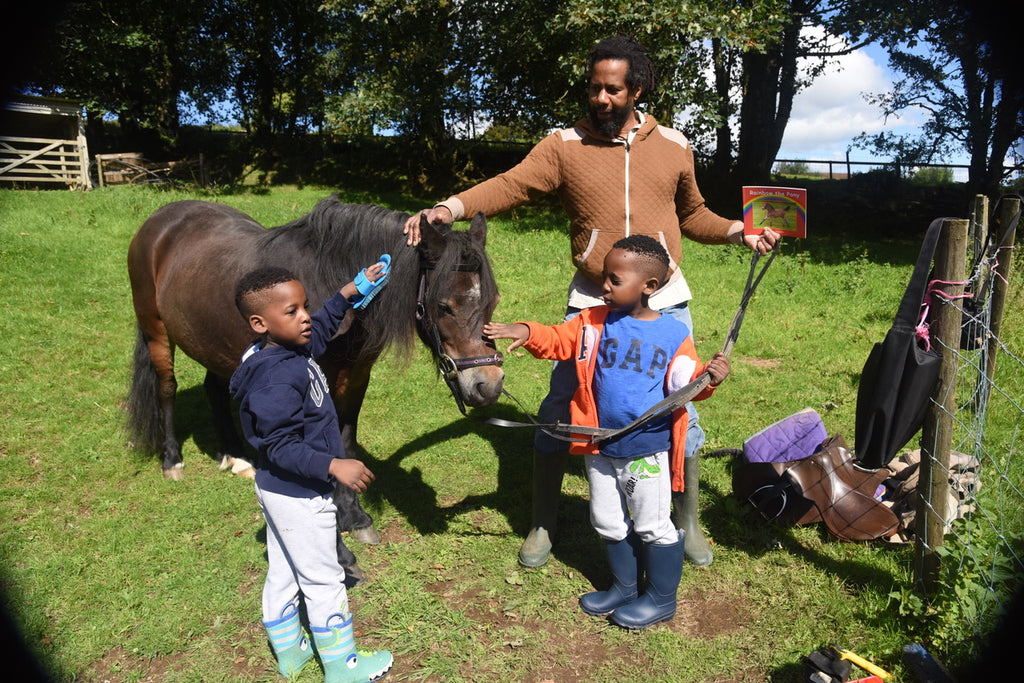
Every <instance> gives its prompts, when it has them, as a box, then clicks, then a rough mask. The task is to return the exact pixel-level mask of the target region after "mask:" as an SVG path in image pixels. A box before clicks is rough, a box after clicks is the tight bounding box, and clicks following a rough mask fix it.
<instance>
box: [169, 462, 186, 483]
mask: <svg viewBox="0 0 1024 683" xmlns="http://www.w3.org/2000/svg"><path fill="white" fill-rule="evenodd" d="M184 478H185V464H184V463H180V462H179V463H178V464H177V465H175V466H174V467H169V468H167V469H165V470H164V479H167V480H168V481H181V480H183V479H184Z"/></svg>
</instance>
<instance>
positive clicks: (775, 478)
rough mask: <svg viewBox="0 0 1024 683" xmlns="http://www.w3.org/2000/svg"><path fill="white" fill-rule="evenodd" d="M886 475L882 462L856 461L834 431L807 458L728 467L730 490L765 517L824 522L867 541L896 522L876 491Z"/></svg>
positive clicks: (840, 535)
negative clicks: (866, 465)
mask: <svg viewBox="0 0 1024 683" xmlns="http://www.w3.org/2000/svg"><path fill="white" fill-rule="evenodd" d="M891 475H892V473H891V472H889V470H887V469H886V468H884V467H883V468H880V469H877V470H871V469H865V468H863V467H861V466H859V465H857V464H856V462H855V460H854V457H853V454H852V453H850V450H849V448H848V447H847V445H846V442H845V441H844V440H843V437H842V436H840V435H838V434H837V435H836V436H833V437H831V438H829V439H826V440H825V442H824V443H823V444H822V447H821V448H820V449H818V450H817V451H816V452H815V453H813V454H812V455H810V456H808V457H806V458H801V459H799V460H792V461H789V462H743V463H741V464H740V465H739V466H738V467H737V468H736V469H735V470H734V472H733V492H734V493H735V494H736V495H737V496H738V497H739V498H740V499H741V500H747V501H749V502H750V503H751V504H752V505H753V506H754V507H755V508H756V509H757V510H758V511H759V512H760V513H761V515H762V516H764V517H765V518H766V519H770V520H776V521H779V522H781V523H784V524H812V523H815V522H823V523H824V524H825V526H826V528H827V529H828V531H829V533H830V534H832V535H833V536H835V537H836V538H839V539H843V540H847V541H869V540H873V539H876V538H886V537H888V536H891V535H892V534H894V533H895V532H896V530H897V529H898V527H899V519H898V518H897V517H896V515H895V513H893V511H892V510H890V509H889V508H888V507H887V506H885V505H884V504H883V503H882V502H880V501H879V500H877V499H876V497H875V495H876V492H877V491H878V490H879V487H881V486H882V482H884V481H885V480H886V479H887V478H889V477H890V476H891Z"/></svg>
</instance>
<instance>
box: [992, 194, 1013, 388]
mask: <svg viewBox="0 0 1024 683" xmlns="http://www.w3.org/2000/svg"><path fill="white" fill-rule="evenodd" d="M1020 210H1021V206H1020V200H1019V199H1009V198H1008V199H1005V200H1004V201H1002V202H1001V203H1000V211H999V216H998V217H997V220H998V224H997V225H992V226H989V230H997V231H998V232H997V233H996V234H998V235H999V238H1000V239H1001V240H1002V243H1001V244H1000V245H999V246H1000V250H999V256H998V257H997V259H996V267H995V273H994V274H993V275H992V277H994V278H995V282H993V284H992V322H991V323H990V325H989V327H990V328H991V329H992V334H991V335H990V336H989V337H988V338H987V339H986V340H985V344H986V345H987V347H988V353H987V356H988V366H987V367H986V368H985V374H986V376H987V377H988V380H989V381H990V382H991V381H992V376H993V374H994V373H995V370H996V353H998V351H999V344H998V343H996V340H998V339H999V330H1000V328H1002V326H1003V309H1004V307H1005V306H1006V289H1007V287H1009V283H1010V274H1011V271H1012V270H1013V250H1012V247H1013V241H1014V239H1015V237H1016V235H1017V231H1016V229H1014V230H1013V231H1011V232H1010V234H1008V235H1007V236H1006V238H1005V239H1003V236H1002V232H1003V231H1004V230H1006V227H1007V226H1008V225H1009V223H1010V220H1011V219H1013V217H1014V216H1015V215H1016V214H1017V212H1018V211H1020Z"/></svg>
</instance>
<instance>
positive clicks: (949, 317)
mask: <svg viewBox="0 0 1024 683" xmlns="http://www.w3.org/2000/svg"><path fill="white" fill-rule="evenodd" d="M968 224H969V221H967V220H962V219H957V220H947V221H944V222H943V224H942V235H941V236H940V238H939V243H938V245H937V247H936V249H935V271H934V279H936V280H944V281H947V282H957V283H959V284H956V285H943V286H942V287H943V291H945V292H946V293H947V294H948V296H950V297H957V296H960V295H961V294H963V292H964V285H963V282H962V281H963V278H964V269H965V267H966V261H967V253H966V252H967V227H968ZM932 311H933V312H934V315H933V316H932V320H931V327H930V331H931V339H932V345H933V346H934V345H937V346H938V348H939V349H940V350H941V352H942V367H941V369H940V370H939V379H938V381H937V382H936V385H935V391H934V392H933V393H932V401H931V404H930V405H929V406H928V411H927V412H926V413H925V418H924V426H923V428H922V431H921V468H920V472H919V478H918V486H917V513H916V515H915V527H916V531H917V542H916V547H915V555H914V579H915V582H916V583H917V584H918V585H920V586H922V587H923V588H924V591H925V592H926V593H932V592H933V590H934V588H935V585H936V580H937V578H938V570H939V556H938V553H937V552H936V549H937V548H939V547H940V546H941V545H942V539H943V537H944V536H945V534H946V520H947V519H948V518H949V516H950V513H949V510H948V509H947V508H948V507H949V504H948V501H949V486H950V485H949V460H950V443H951V441H952V434H953V414H954V413H955V412H956V379H957V363H958V357H959V348H960V323H961V317H962V316H961V313H960V309H959V307H958V306H955V305H953V304H952V303H951V302H950V301H947V300H946V299H945V298H943V297H938V296H936V297H933V298H932Z"/></svg>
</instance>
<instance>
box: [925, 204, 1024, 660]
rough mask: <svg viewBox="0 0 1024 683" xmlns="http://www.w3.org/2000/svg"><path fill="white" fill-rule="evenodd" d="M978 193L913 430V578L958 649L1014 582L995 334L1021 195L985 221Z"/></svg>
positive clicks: (1023, 415)
mask: <svg viewBox="0 0 1024 683" xmlns="http://www.w3.org/2000/svg"><path fill="white" fill-rule="evenodd" d="M977 201H978V204H979V206H978V207H977V208H976V210H975V212H974V216H975V218H974V219H972V220H971V221H970V222H969V229H970V232H969V234H970V235H971V237H970V238H969V239H967V240H965V241H964V244H965V245H966V250H965V251H966V254H964V255H962V256H961V257H962V258H963V260H962V261H961V263H965V264H966V268H965V271H969V272H966V275H967V277H966V279H965V281H964V282H962V283H957V284H958V285H959V286H960V287H962V288H964V289H966V292H967V294H968V295H970V296H969V297H965V298H952V299H949V300H947V302H946V303H947V306H946V307H945V308H947V310H946V313H947V314H948V315H950V316H951V320H952V321H953V325H952V326H950V327H947V328H946V329H950V330H953V331H954V332H953V333H952V334H947V335H944V337H945V338H944V337H943V335H941V334H940V335H937V336H933V341H937V343H938V344H939V345H940V346H941V349H942V354H943V363H944V364H946V365H947V367H948V368H949V369H950V370H951V371H952V372H951V373H950V376H951V381H949V382H946V383H943V381H942V379H941V378H940V381H939V385H940V388H939V389H938V392H937V394H936V395H933V399H932V411H933V413H934V415H935V418H934V419H932V420H931V421H930V422H929V421H927V420H926V423H925V429H924V430H923V432H922V448H921V454H922V458H921V476H920V479H919V481H918V489H917V491H918V501H917V529H916V532H917V533H916V538H915V581H916V582H917V587H918V589H920V591H921V593H922V594H923V595H925V596H928V600H927V602H928V604H929V606H930V608H931V609H932V610H933V611H934V612H935V613H936V614H937V615H939V618H940V619H941V620H943V622H944V623H943V628H944V637H945V638H947V639H948V640H950V641H957V640H959V646H960V647H963V648H966V650H967V652H966V654H967V655H968V656H973V655H977V654H978V653H979V652H980V650H981V648H982V647H983V646H984V643H985V642H986V640H987V639H988V638H989V637H990V636H991V635H992V632H993V630H994V629H995V628H997V627H998V625H999V621H1000V619H1001V618H1002V616H1003V615H1004V614H1005V613H1006V612H1007V611H1008V608H1009V607H1010V605H1011V603H1012V601H1013V600H1014V598H1015V597H1016V596H1017V594H1018V591H1020V589H1021V587H1022V585H1024V491H1022V484H1021V483H1022V481H1024V460H1022V458H1021V452H1020V451H1021V447H1022V439H1024V433H1022V430H1024V361H1022V359H1021V355H1020V353H1019V351H1018V350H1016V349H1014V348H1013V346H1012V345H1011V344H1010V343H1009V342H1008V340H1006V339H1003V338H1001V337H1000V328H1001V327H1002V319H1003V314H1004V312H1005V311H1006V310H1007V302H1008V300H1009V299H1008V297H1009V293H1010V292H1011V291H1012V289H1011V288H1010V286H1009V285H1010V280H1011V274H1012V273H1011V271H1012V255H1013V241H1014V231H1013V228H1012V227H1011V225H1012V224H1013V223H1014V218H1013V217H1014V215H1016V216H1018V217H1019V211H1020V199H1019V198H1016V199H1010V200H1009V201H1004V202H1000V205H997V207H996V211H997V215H996V217H995V218H996V220H995V221H993V223H994V224H993V225H989V224H988V220H987V217H988V210H987V209H988V207H987V200H985V198H983V197H979V198H978V200H977ZM988 234H991V235H993V238H992V240H993V241H992V242H986V237H985V236H986V235H988ZM986 244H988V245H989V247H988V248H986V247H985V245H986ZM936 266H937V267H938V263H937V264H936ZM951 294H952V295H953V296H955V295H956V293H955V292H951Z"/></svg>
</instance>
